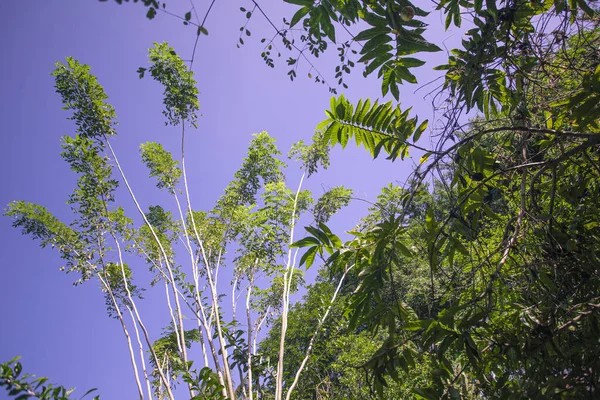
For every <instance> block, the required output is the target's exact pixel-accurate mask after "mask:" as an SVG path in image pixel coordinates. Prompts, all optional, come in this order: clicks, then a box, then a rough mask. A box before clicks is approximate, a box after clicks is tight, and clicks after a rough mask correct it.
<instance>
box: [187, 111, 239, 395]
mask: <svg viewBox="0 0 600 400" xmlns="http://www.w3.org/2000/svg"><path fill="white" fill-rule="evenodd" d="M181 170H182V172H183V185H184V188H185V197H186V201H187V206H188V210H189V212H190V217H191V220H192V227H193V228H194V234H195V237H196V240H197V241H198V245H199V246H200V250H201V252H202V257H203V258H204V266H205V268H206V277H207V279H208V284H209V287H210V292H211V297H212V303H213V307H212V308H213V312H215V313H216V318H215V326H216V328H217V336H218V339H219V345H220V350H221V356H222V359H223V369H224V372H225V381H226V384H227V387H226V389H227V392H228V393H229V397H230V398H231V399H232V400H233V399H235V391H234V390H233V381H232V378H231V369H230V368H229V356H228V354H227V346H226V344H225V339H224V338H223V330H222V327H221V318H220V313H219V300H218V296H217V288H216V285H215V283H214V281H213V277H212V274H211V271H210V267H209V263H208V258H207V257H206V251H205V249H204V245H203V242H202V240H200V235H199V234H198V228H197V226H196V221H195V218H194V213H193V212H192V204H191V201H190V191H189V187H188V183H187V174H186V168H185V124H184V123H182V129H181Z"/></svg>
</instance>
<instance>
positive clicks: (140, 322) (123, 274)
mask: <svg viewBox="0 0 600 400" xmlns="http://www.w3.org/2000/svg"><path fill="white" fill-rule="evenodd" d="M111 235H112V237H113V239H114V240H115V244H116V246H117V252H118V254H119V263H120V264H121V275H122V278H123V284H124V285H125V291H126V292H127V298H128V299H129V302H130V303H131V307H132V308H133V312H134V314H135V317H136V319H137V322H138V324H139V325H140V328H142V332H143V333H144V338H145V340H146V344H147V345H148V348H149V349H150V352H151V353H152V357H153V358H154V362H155V363H156V365H157V366H158V357H157V356H156V352H155V351H154V348H153V347H152V342H151V341H150V337H149V336H148V330H147V329H146V326H145V325H144V323H143V322H142V319H141V317H140V314H139V312H138V310H137V307H136V306H135V302H134V300H133V296H132V295H131V290H129V283H128V281H127V276H126V275H125V264H124V263H123V255H122V253H121V245H120V244H119V241H118V240H117V237H116V236H115V235H114V233H113V232H111ZM158 372H159V374H160V377H161V379H162V380H163V382H164V383H165V385H167V379H166V377H165V375H164V374H163V372H162V371H161V370H160V368H159V369H158ZM167 395H168V396H169V399H171V400H175V398H174V397H173V392H172V391H171V388H170V387H169V386H167Z"/></svg>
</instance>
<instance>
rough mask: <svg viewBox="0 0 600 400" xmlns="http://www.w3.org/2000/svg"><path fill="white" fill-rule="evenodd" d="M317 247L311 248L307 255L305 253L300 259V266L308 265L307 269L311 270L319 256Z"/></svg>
mask: <svg viewBox="0 0 600 400" xmlns="http://www.w3.org/2000/svg"><path fill="white" fill-rule="evenodd" d="M317 249H318V247H317V246H314V247H311V248H309V249H308V250H307V251H306V253H304V254H303V255H302V257H301V258H300V266H302V265H304V264H306V269H308V268H310V267H311V266H312V265H313V263H314V261H315V256H316V255H317Z"/></svg>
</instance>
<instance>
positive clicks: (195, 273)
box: [173, 162, 225, 387]
mask: <svg viewBox="0 0 600 400" xmlns="http://www.w3.org/2000/svg"><path fill="white" fill-rule="evenodd" d="M182 166H183V162H182ZM173 195H174V197H175V203H177V209H178V210H179V217H180V218H181V223H182V225H183V232H184V237H185V240H186V244H187V247H188V248H189V249H190V250H191V248H192V243H191V241H190V236H189V234H188V226H187V223H186V222H185V218H184V216H183V209H182V207H181V203H180V202H179V198H178V197H177V194H176V193H175V191H174V188H173ZM189 213H190V216H192V211H191V209H190V210H189ZM192 218H193V217H192ZM190 262H191V267H192V277H193V278H194V295H195V297H196V303H197V306H196V310H198V309H199V310H200V313H201V315H202V318H199V317H198V314H197V312H196V319H197V321H198V325H203V326H204V329H205V331H206V340H207V341H208V342H209V346H210V348H211V353H212V355H213V361H214V363H215V369H216V370H217V376H218V377H219V383H220V384H221V385H222V386H223V387H224V386H225V381H224V380H223V373H222V372H221V367H220V363H219V357H218V355H217V351H216V349H215V348H214V343H213V342H212V340H213V339H212V334H211V331H210V323H207V318H206V311H205V310H204V305H203V304H202V297H201V296H200V290H199V282H198V277H199V272H198V267H197V265H198V262H197V260H195V259H194V256H193V254H192V253H191V252H190ZM203 321H204V322H203ZM199 333H200V342H201V347H202V356H203V359H204V366H205V367H208V356H207V354H206V347H205V344H204V335H203V334H202V329H201V328H200V329H199Z"/></svg>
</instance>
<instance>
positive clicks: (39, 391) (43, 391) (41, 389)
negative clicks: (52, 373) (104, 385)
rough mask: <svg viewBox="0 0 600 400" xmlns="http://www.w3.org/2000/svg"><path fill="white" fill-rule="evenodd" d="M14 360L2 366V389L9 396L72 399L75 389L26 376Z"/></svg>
mask: <svg viewBox="0 0 600 400" xmlns="http://www.w3.org/2000/svg"><path fill="white" fill-rule="evenodd" d="M18 359H19V357H16V358H13V359H12V360H10V361H9V362H6V363H2V364H0V388H2V387H3V388H4V389H6V390H7V391H8V395H9V396H11V397H15V400H24V399H31V398H35V399H39V400H66V399H69V398H72V397H71V394H72V393H73V392H74V391H75V389H67V388H65V387H64V386H58V385H54V384H51V383H47V382H48V378H35V377H34V376H32V375H29V374H24V373H22V372H23V367H22V365H21V363H20V362H18V361H17V360H18ZM95 391H96V389H90V390H88V391H87V392H86V393H85V394H84V395H83V396H82V397H80V399H83V398H85V397H87V395H88V394H90V393H92V392H95ZM97 399H100V396H94V400H97Z"/></svg>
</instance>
